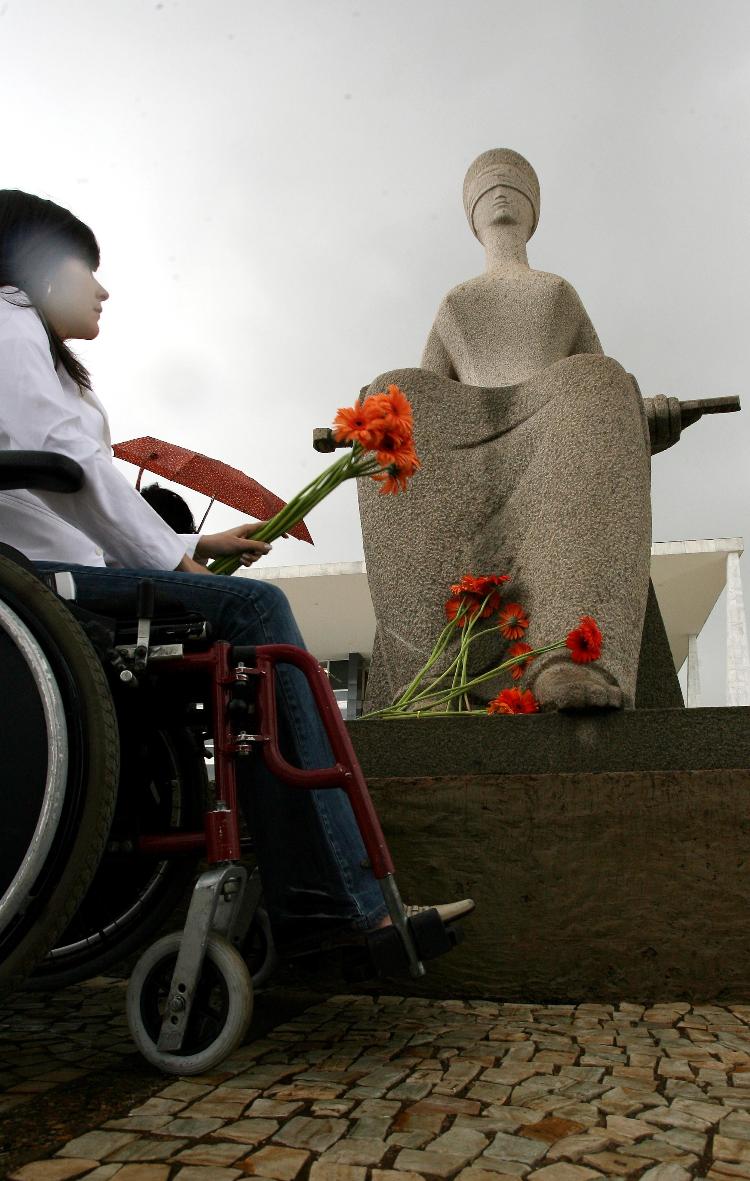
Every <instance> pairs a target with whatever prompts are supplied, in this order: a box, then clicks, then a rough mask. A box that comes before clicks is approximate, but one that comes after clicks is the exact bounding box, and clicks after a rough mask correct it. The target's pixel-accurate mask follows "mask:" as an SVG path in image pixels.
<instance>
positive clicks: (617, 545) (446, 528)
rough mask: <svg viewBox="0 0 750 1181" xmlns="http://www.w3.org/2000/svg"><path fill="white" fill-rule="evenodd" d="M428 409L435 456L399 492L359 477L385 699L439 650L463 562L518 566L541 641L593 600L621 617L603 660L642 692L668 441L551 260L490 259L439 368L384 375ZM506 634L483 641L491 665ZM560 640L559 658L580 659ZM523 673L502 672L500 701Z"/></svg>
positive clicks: (434, 339)
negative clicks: (655, 450)
mask: <svg viewBox="0 0 750 1181" xmlns="http://www.w3.org/2000/svg"><path fill="white" fill-rule="evenodd" d="M391 382H393V383H395V384H397V385H399V386H401V388H402V389H403V390H404V392H405V393H406V394H407V396H408V397H409V399H410V401H411V403H412V407H413V410H414V421H415V431H414V433H415V443H416V448H417V452H418V454H419V456H420V458H421V460H422V465H423V466H422V469H421V471H419V472H418V473H417V475H416V476H415V477H414V479H413V480H412V482H411V484H410V487H409V489H408V491H407V492H406V493H405V494H403V495H399V496H390V495H389V496H383V495H381V494H379V492H378V486H377V485H376V484H375V483H374V482H372V481H369V480H361V481H359V497H360V513H361V518H362V528H363V535H364V544H365V558H366V563H367V573H368V579H369V584H370V591H371V594H372V598H373V604H374V607H375V615H376V621H377V632H376V639H375V648H374V652H373V661H372V668H371V673H370V681H369V686H368V696H367V707H368V709H377V708H380V707H382V706H384V705H386V704H388V703H389V702H390V701H391V700H392V699H393V698H394V696H396V695H397V694H398V692H399V691H400V690H401V689H402V687H403V686H404V685H405V684H407V683H408V682H409V680H410V679H411V678H412V676H414V675H415V674H416V672H417V671H418V669H419V668H420V667H421V666H422V665H423V664H424V662H425V661H426V659H427V657H428V655H429V653H430V651H431V649H432V647H433V644H434V642H435V640H436V638H437V636H438V634H439V632H440V629H441V628H442V626H443V625H444V622H445V614H444V604H445V601H446V599H447V598H448V595H449V593H450V590H449V588H450V585H451V583H454V582H457V581H458V579H459V578H460V577H461V575H462V574H466V573H471V574H493V573H494V574H504V573H507V574H510V575H511V578H512V582H511V583H510V584H509V585H508V588H507V591H506V593H505V599H506V601H508V602H510V601H517V602H520V603H521V604H522V605H523V606H524V607H525V608H526V609H527V611H528V612H529V615H530V617H531V626H530V628H529V631H528V634H527V636H526V637H525V639H526V640H527V641H528V642H529V643H530V644H532V645H533V646H538V645H542V644H545V643H550V642H553V641H555V640H558V639H562V638H563V637H564V636H565V635H566V634H567V632H568V631H569V630H570V629H571V628H573V627H575V626H576V625H577V623H578V620H579V616H580V615H583V614H587V615H593V616H594V618H595V619H597V621H598V622H599V625H600V627H601V629H602V632H603V634H604V639H605V643H604V650H603V654H602V659H601V661H600V662H599V667H600V668H601V669H602V670H603V671H604V673H605V674H606V675H607V677H608V678H611V679H612V680H614V681H615V682H616V683H617V684H618V685H619V686H620V687H621V689H622V690H623V692H624V695H625V703H626V705H629V706H632V705H633V699H634V694H635V683H636V675H637V669H638V653H639V646H640V639H641V631H642V626H643V615H644V609H645V604H646V596H647V590H648V574H649V553H650V541H651V515H650V495H649V482H650V459H649V443H648V429H647V426H646V420H645V415H644V411H643V403H642V399H641V397H640V394H639V391H638V388H637V386H636V384H635V382H634V380H633V379H632V378H631V377H630V376H629V375H628V374H627V373H626V372H625V370H624V369H623V368H622V367H621V366H620V365H619V364H618V363H617V362H616V361H614V360H612V359H611V358H608V357H605V356H603V355H602V350H601V346H600V344H599V341H598V339H597V337H596V333H595V332H594V329H593V327H592V326H591V323H590V321H589V319H588V317H587V315H586V312H585V310H584V308H583V305H582V304H581V301H580V299H579V298H578V296H577V295H576V293H575V291H574V290H573V288H572V287H571V286H570V285H569V284H568V283H566V282H565V281H564V280H562V279H559V278H558V277H557V276H554V275H547V274H544V273H543V272H536V271H523V272H519V273H518V274H515V275H511V276H510V277H507V276H505V277H504V276H498V275H495V274H488V275H485V276H482V277H481V278H480V279H475V280H471V281H470V282H469V283H466V284H463V285H461V286H460V287H458V288H456V289H455V290H454V291H453V292H451V293H450V294H449V295H448V296H447V297H446V299H445V300H444V301H443V304H442V305H441V307H440V309H439V312H438V315H437V318H436V320H435V324H434V325H433V328H432V331H431V333H430V337H429V340H428V342H427V347H426V349H425V353H424V356H423V359H422V368H421V369H402V370H393V371H391V372H389V373H385V374H382V375H381V376H379V377H378V378H377V379H376V380H375V381H374V382H373V383H372V385H371V387H370V389H369V391H368V392H369V393H374V392H376V391H377V390H381V389H384V388H385V387H386V386H387V385H388V384H389V383H391ZM505 647H506V645H505V644H504V643H502V642H501V641H500V637H499V636H498V635H496V634H495V635H492V636H491V637H488V638H486V639H484V640H482V641H480V643H479V644H477V646H476V650H475V654H474V658H473V668H474V670H475V671H480V670H483V669H484V668H487V667H492V665H494V664H497V663H499V660H500V659H501V658H502V653H503V652H504V651H505ZM569 659H570V657H569V654H568V653H567V652H566V651H565V650H563V652H556V653H552V654H549V655H547V656H544V657H541V658H540V659H539V660H537V661H535V662H534V663H533V664H532V665H531V667H530V669H529V670H528V672H527V673H526V674H525V676H524V679H523V682H522V684H523V686H525V687H531V688H533V685H534V681H535V679H536V677H537V675H538V673H539V672H540V670H541V668H542V667H545V666H546V665H547V664H548V663H549V662H550V661H559V660H569ZM510 683H511V682H510V681H509V680H508V679H507V678H506V680H504V681H502V682H499V681H489V682H487V684H486V685H484V686H482V689H481V691H480V693H479V694H478V697H477V699H476V700H477V702H478V703H479V702H483V701H486V700H487V699H489V698H490V697H491V696H493V695H494V694H495V693H497V691H498V690H499V688H501V687H502V686H503V685H504V684H510Z"/></svg>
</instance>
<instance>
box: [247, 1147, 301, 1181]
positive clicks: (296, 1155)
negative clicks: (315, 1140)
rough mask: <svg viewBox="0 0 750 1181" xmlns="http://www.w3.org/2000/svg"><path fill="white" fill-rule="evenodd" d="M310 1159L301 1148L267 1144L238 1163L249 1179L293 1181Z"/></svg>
mask: <svg viewBox="0 0 750 1181" xmlns="http://www.w3.org/2000/svg"><path fill="white" fill-rule="evenodd" d="M309 1159H310V1153H309V1152H305V1151H304V1150H303V1149H301V1148H289V1147H286V1146H283V1147H282V1146H281V1145H278V1144H268V1145H266V1146H265V1147H264V1148H258V1149H257V1150H256V1151H255V1152H253V1153H251V1155H250V1156H246V1157H244V1158H243V1160H242V1161H241V1162H240V1167H241V1168H242V1170H243V1172H244V1173H245V1174H246V1175H248V1176H250V1177H270V1178H273V1181H295V1178H297V1177H298V1176H299V1174H300V1173H301V1172H302V1170H303V1169H304V1168H305V1166H306V1164H307V1162H308V1161H309Z"/></svg>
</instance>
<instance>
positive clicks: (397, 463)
mask: <svg viewBox="0 0 750 1181" xmlns="http://www.w3.org/2000/svg"><path fill="white" fill-rule="evenodd" d="M373 450H377V454H378V463H379V464H380V465H381V467H398V468H409V467H412V468H413V471H412V472H411V474H412V475H413V474H414V472H415V471H416V470H417V467H419V460H418V459H417V453H416V451H415V450H414V444H413V443H412V441H411V439H399V437H398V435H391V434H383V435H381V437H380V438H379V439H378V442H377V444H376V446H375V447H374V448H373ZM415 460H416V467H414V461H415Z"/></svg>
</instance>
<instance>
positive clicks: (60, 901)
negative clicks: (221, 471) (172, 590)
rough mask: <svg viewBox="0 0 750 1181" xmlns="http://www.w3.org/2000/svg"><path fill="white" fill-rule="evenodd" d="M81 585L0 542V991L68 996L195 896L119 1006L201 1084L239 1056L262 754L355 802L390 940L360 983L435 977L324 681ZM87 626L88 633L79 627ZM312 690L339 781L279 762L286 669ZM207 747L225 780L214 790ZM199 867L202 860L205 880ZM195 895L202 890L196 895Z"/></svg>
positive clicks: (172, 616)
mask: <svg viewBox="0 0 750 1181" xmlns="http://www.w3.org/2000/svg"><path fill="white" fill-rule="evenodd" d="M21 486H23V487H29V488H47V489H52V490H55V491H75V490H78V489H79V488H80V487H81V486H82V473H81V470H80V468H78V465H76V464H74V463H73V462H72V461H70V460H67V459H65V458H64V457H62V456H54V455H50V454H47V453H23V452H10V453H8V452H6V453H4V454H3V455H0V489H3V488H10V487H21ZM74 594H75V587H74V583H73V580H72V578H71V576H70V575H69V574H62V575H59V574H58V575H47V576H46V582H45V579H43V578H42V577H40V575H39V574H38V572H37V571H36V569H35V568H34V567H33V566H32V565H31V563H29V562H28V561H27V560H26V559H25V558H24V557H23V555H21V554H19V553H18V552H17V551H14V550H10V549H9V547H2V546H0V684H2V688H3V700H4V708H3V709H2V710H0V765H2V768H3V778H4V781H5V784H6V790H5V791H4V792H3V793H2V802H1V803H0V808H2V814H1V817H0V818H1V820H2V822H3V823H2V828H1V829H0V831H1V832H2V838H0V839H2V841H3V853H4V857H3V860H2V862H1V863H0V987H2V988H3V989H8V988H13V987H18V986H19V984H21V983H22V982H23V981H24V980H25V981H26V983H27V985H30V986H31V987H41V988H47V989H49V988H56V987H61V986H64V985H65V984H69V983H73V982H75V981H77V980H81V979H85V978H87V977H90V976H93V975H97V974H100V973H101V972H102V971H103V970H105V969H106V967H107V966H109V965H110V964H111V963H112V962H114V961H116V960H120V959H122V958H123V956H126V955H129V954H132V953H134V952H136V951H138V950H140V949H142V948H143V947H144V945H146V944H148V942H149V940H151V939H152V938H153V936H154V935H155V934H156V933H158V931H159V929H160V928H161V927H163V925H164V923H165V921H166V920H168V919H169V917H170V916H171V915H172V914H173V912H174V911H175V909H176V908H177V907H178V906H179V904H180V901H181V900H182V899H183V898H184V897H185V895H186V893H187V891H188V890H189V889H190V885H191V883H194V885H193V888H192V893H191V894H190V895H189V904H188V908H187V915H186V918H185V921H184V926H183V929H182V930H177V931H174V932H171V933H168V934H166V935H162V936H161V937H160V938H158V939H157V940H156V941H155V942H153V943H152V944H151V945H150V946H147V947H146V950H145V951H143V953H142V954H141V955H140V958H139V959H138V961H137V963H136V964H135V967H134V969H133V972H132V975H131V978H130V982H129V985H128V992H127V1016H128V1023H129V1026H130V1030H131V1033H132V1036H133V1038H134V1041H135V1043H136V1045H137V1046H138V1048H139V1050H140V1051H141V1052H142V1054H143V1055H144V1056H145V1057H146V1059H147V1060H148V1061H149V1062H151V1063H152V1064H153V1065H155V1066H157V1067H159V1068H160V1069H161V1070H163V1071H165V1072H166V1073H172V1074H181V1075H190V1074H197V1073H201V1072H203V1071H206V1070H210V1069H211V1068H212V1067H214V1066H216V1065H217V1064H218V1063H219V1062H221V1061H222V1060H223V1059H224V1058H225V1057H226V1056H227V1055H228V1054H230V1053H231V1052H232V1050H233V1049H234V1048H235V1047H236V1046H237V1045H239V1043H240V1042H241V1041H242V1039H243V1038H244V1036H245V1034H246V1032H247V1030H248V1027H249V1024H250V1021H251V1017H252V1011H253V988H254V986H255V987H256V988H257V987H258V986H259V985H260V984H262V983H264V982H265V981H266V979H267V978H268V977H269V975H270V974H271V972H272V970H273V966H274V960H275V957H274V949H273V939H272V935H271V931H270V925H269V923H268V918H267V915H266V914H265V911H264V908H263V900H262V884H261V881H260V876H259V874H258V871H257V869H253V870H251V871H250V872H249V871H248V864H247V858H248V856H249V855H250V854H251V852H252V839H251V836H249V835H248V834H247V833H245V832H243V830H242V826H241V821H240V814H239V808H238V798H237V764H238V762H240V761H242V760H248V759H249V757H250V756H253V755H255V757H259V756H258V753H257V752H260V757H263V759H264V760H265V763H266V765H267V767H268V768H269V770H270V771H271V772H272V773H273V774H274V775H276V776H277V777H278V778H279V779H281V780H283V781H284V782H286V783H288V784H290V785H292V786H293V787H295V788H297V789H299V790H301V791H304V790H310V789H312V788H315V789H329V788H340V789H343V790H344V791H345V793H346V795H347V797H348V799H349V802H350V804H351V807H352V810H353V813H354V816H355V819H356V822H357V824H358V827H359V829H360V832H361V835H362V839H363V842H364V845H365V850H366V853H367V857H368V862H369V865H370V867H371V869H372V872H373V874H374V876H375V877H376V879H377V880H378V882H379V884H380V887H381V890H382V894H383V898H384V901H385V903H386V906H387V909H388V912H389V914H390V917H391V920H392V926H390V927H386V928H383V929H380V930H376V931H373V932H370V933H369V934H368V935H367V936H366V937H365V938H364V939H363V941H362V943H361V945H359V946H357V947H356V948H352V949H351V953H349V951H348V952H347V954H348V956H349V959H348V964H347V968H348V974H349V976H350V978H360V979H364V978H368V977H371V976H373V975H386V976H389V977H390V976H396V975H400V974H403V973H405V972H406V973H410V974H411V975H413V976H415V977H419V976H422V975H423V974H424V971H425V969H424V961H426V960H429V959H431V958H432V957H434V956H437V955H441V954H443V953H444V952H447V951H449V950H450V949H451V948H452V947H453V946H454V945H455V943H456V942H458V940H459V939H460V938H461V929H460V926H459V925H458V924H451V926H445V925H444V924H443V922H442V920H441V918H440V916H439V914H438V912H437V911H436V910H435V909H430V910H426V911H423V912H421V913H419V914H417V915H416V916H414V917H412V918H407V916H406V913H405V910H404V906H403V903H402V901H401V898H400V895H399V891H398V887H397V884H396V880H395V876H394V874H395V871H394V866H393V862H392V860H391V857H390V853H389V851H388V847H387V844H386V841H385V837H384V835H383V832H382V829H381V827H380V823H379V820H378V817H377V814H376V812H375V809H374V807H373V805H372V802H371V800H370V797H369V794H368V792H367V787H366V784H365V781H364V778H363V776H362V772H361V769H360V767H359V764H358V762H357V759H356V756H355V754H354V750H353V748H352V746H351V742H350V740H349V736H348V733H347V730H346V727H345V726H344V724H343V721H342V719H341V714H340V712H339V708H338V705H337V703H336V700H335V698H334V696H333V693H332V691H331V689H330V685H329V683H328V680H327V678H326V676H325V674H324V673H323V671H322V669H321V667H320V665H319V664H318V662H317V661H316V660H315V659H314V657H312V656H311V655H310V654H309V653H308V652H305V651H303V650H301V649H299V648H295V647H292V646H290V645H285V644H275V645H258V646H252V647H251V646H239V645H235V646H234V647H232V646H231V645H230V644H228V643H226V642H224V641H220V640H219V641H214V640H213V639H212V637H211V636H210V634H208V630H207V627H206V624H205V621H203V620H202V619H200V618H199V617H196V616H195V615H191V614H189V613H187V612H185V610H184V609H183V607H182V605H181V604H179V603H176V602H166V601H163V600H157V599H156V597H155V594H154V583H153V582H150V581H149V580H148V579H144V580H143V581H142V583H141V584H140V587H139V590H138V594H137V601H123V602H122V603H119V604H118V603H116V602H113V600H112V599H111V598H110V597H108V598H107V600H106V601H102V602H101V603H97V602H94V601H91V600H87V601H86V603H84V604H81V603H78V602H77V600H76V599H75V598H74ZM76 616H78V618H76ZM282 664H288V665H294V666H296V667H297V668H298V669H300V670H301V671H302V673H303V675H304V676H305V677H306V679H307V681H308V684H309V687H310V690H311V693H312V696H313V699H314V702H315V705H316V708H317V709H318V711H319V713H320V716H321V719H322V721H323V725H324V727H325V730H326V733H327V735H328V739H329V742H330V745H331V749H332V751H333V754H334V759H335V763H334V765H333V766H331V767H326V768H322V769H318V770H303V769H300V768H298V767H295V766H293V765H292V764H291V763H290V762H288V761H287V759H286V758H285V756H284V753H283V752H282V749H281V745H280V740H279V726H278V723H277V715H276V691H275V678H276V673H277V669H278V667H279V665H282ZM208 740H210V741H212V742H213V748H214V753H213V757H214V761H215V776H214V783H213V784H209V781H208V777H207V775H206V763H205V743H206V741H208ZM201 863H202V864H201ZM196 879H197V880H196Z"/></svg>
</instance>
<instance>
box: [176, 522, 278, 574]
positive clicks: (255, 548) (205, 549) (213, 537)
mask: <svg viewBox="0 0 750 1181" xmlns="http://www.w3.org/2000/svg"><path fill="white" fill-rule="evenodd" d="M260 527H261V524H260V523H258V522H256V523H255V524H252V525H239V526H237V527H236V528H234V529H226V530H225V531H224V532H223V533H204V534H203V535H202V536H201V537H199V538H198V544H197V545H196V547H195V554H196V557H199V558H226V557H232V558H233V557H236V556H238V555H239V557H240V558H241V560H242V565H243V566H252V564H253V562H257V561H258V558H262V557H263V556H264V555H265V554H267V553H270V550H271V547H270V545H269V544H268V542H267V541H253V540H252V538H253V534H254V533H257V532H258V530H259V529H260Z"/></svg>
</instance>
